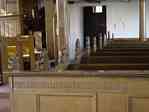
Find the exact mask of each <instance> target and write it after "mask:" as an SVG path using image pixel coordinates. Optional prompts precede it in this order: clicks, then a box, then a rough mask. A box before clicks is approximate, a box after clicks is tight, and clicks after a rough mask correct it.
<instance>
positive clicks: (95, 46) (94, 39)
mask: <svg viewBox="0 0 149 112" xmlns="http://www.w3.org/2000/svg"><path fill="white" fill-rule="evenodd" d="M96 40H97V39H96V37H94V38H93V49H94V52H96V50H97V42H96Z"/></svg>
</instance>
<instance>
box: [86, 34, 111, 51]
mask: <svg viewBox="0 0 149 112" xmlns="http://www.w3.org/2000/svg"><path fill="white" fill-rule="evenodd" d="M110 41H111V35H110V32H107V33H100V34H99V35H98V36H94V37H90V36H87V37H86V49H88V50H91V49H92V50H93V51H96V50H97V49H100V50H101V49H103V48H104V47H106V46H107V45H108V44H109V43H110Z"/></svg>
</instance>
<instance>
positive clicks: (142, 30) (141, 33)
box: [139, 0, 145, 41]
mask: <svg viewBox="0 0 149 112" xmlns="http://www.w3.org/2000/svg"><path fill="white" fill-rule="evenodd" d="M139 14H140V15H139V17H140V18H139V19H140V21H139V40H141V41H144V38H145V27H144V26H145V0H139Z"/></svg>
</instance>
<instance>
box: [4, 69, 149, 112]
mask: <svg viewBox="0 0 149 112" xmlns="http://www.w3.org/2000/svg"><path fill="white" fill-rule="evenodd" d="M7 74H9V76H11V77H10V85H11V86H10V87H11V91H10V92H11V93H10V101H11V103H10V104H11V112H66V111H67V112H128V110H130V112H148V110H149V106H148V105H149V72H148V71H99V72H97V71H95V72H83V71H82V72H81V71H78V72H72V71H68V72H67V71H65V72H60V73H49V72H39V73H37V72H35V73H34V72H28V73H26V72H22V73H21V72H20V73H7Z"/></svg>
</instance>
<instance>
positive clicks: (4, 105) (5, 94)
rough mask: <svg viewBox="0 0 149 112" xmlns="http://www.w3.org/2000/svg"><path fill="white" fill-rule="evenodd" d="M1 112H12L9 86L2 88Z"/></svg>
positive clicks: (0, 92)
mask: <svg viewBox="0 0 149 112" xmlns="http://www.w3.org/2000/svg"><path fill="white" fill-rule="evenodd" d="M0 112H10V109H9V87H8V85H3V86H0Z"/></svg>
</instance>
